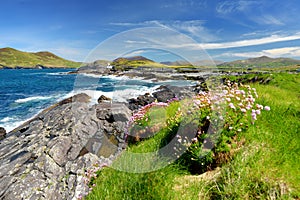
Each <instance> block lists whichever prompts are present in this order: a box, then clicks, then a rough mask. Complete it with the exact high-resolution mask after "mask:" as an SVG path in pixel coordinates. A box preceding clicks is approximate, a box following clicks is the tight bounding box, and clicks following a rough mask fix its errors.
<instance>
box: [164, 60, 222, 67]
mask: <svg viewBox="0 0 300 200" xmlns="http://www.w3.org/2000/svg"><path fill="white" fill-rule="evenodd" d="M221 63H223V61H220V60H199V61H196V62H194V63H193V65H194V66H212V65H218V64H221ZM161 64H165V65H172V66H187V65H191V63H189V62H188V61H185V60H177V61H172V62H171V61H167V62H161Z"/></svg>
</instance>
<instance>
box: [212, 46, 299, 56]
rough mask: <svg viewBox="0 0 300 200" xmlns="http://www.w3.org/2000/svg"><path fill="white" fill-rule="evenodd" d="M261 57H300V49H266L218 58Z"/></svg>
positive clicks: (225, 54)
mask: <svg viewBox="0 0 300 200" xmlns="http://www.w3.org/2000/svg"><path fill="white" fill-rule="evenodd" d="M260 56H268V57H273V58H277V57H300V47H299V46H298V47H283V48H274V49H265V50H262V51H258V52H243V53H223V54H221V55H219V56H217V57H243V58H254V57H260Z"/></svg>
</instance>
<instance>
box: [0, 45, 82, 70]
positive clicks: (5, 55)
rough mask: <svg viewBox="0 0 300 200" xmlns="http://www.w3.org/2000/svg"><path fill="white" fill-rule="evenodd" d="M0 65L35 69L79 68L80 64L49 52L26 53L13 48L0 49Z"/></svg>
mask: <svg viewBox="0 0 300 200" xmlns="http://www.w3.org/2000/svg"><path fill="white" fill-rule="evenodd" d="M0 64H1V65H4V66H7V67H12V68H14V67H16V66H22V67H35V66H36V65H38V64H39V65H43V66H47V67H73V68H74V67H79V66H80V63H77V62H73V61H69V60H65V59H63V58H60V57H58V56H56V55H54V54H52V53H50V52H38V53H28V52H22V51H18V50H16V49H13V48H2V49H0ZM0 67H1V66H0Z"/></svg>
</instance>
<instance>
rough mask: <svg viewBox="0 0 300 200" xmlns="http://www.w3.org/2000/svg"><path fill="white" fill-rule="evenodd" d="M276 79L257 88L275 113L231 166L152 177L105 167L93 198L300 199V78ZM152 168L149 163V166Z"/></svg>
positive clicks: (172, 170) (168, 170)
mask: <svg viewBox="0 0 300 200" xmlns="http://www.w3.org/2000/svg"><path fill="white" fill-rule="evenodd" d="M272 76H273V79H272V81H271V82H270V83H269V84H268V85H259V84H253V85H252V86H253V87H255V88H256V89H257V92H258V94H259V95H260V97H259V99H258V100H257V101H258V102H259V103H260V104H263V105H269V106H270V107H271V111H269V112H263V113H262V115H261V116H260V117H259V118H258V121H257V122H256V123H255V124H254V125H253V126H251V127H249V129H248V130H247V131H246V132H244V133H243V135H242V136H243V138H244V140H245V144H244V145H243V146H242V147H241V148H239V149H238V150H237V151H236V153H235V155H234V157H233V159H232V160H231V161H230V162H229V163H226V164H223V165H222V166H221V168H217V169H216V170H213V171H210V172H207V173H205V174H202V175H197V176H195V175H190V174H189V173H188V172H187V170H185V169H183V168H182V166H178V165H176V164H171V165H169V166H167V167H165V168H162V169H159V170H156V171H153V172H149V173H128V172H121V171H118V170H115V169H112V168H105V169H104V170H102V171H101V172H100V175H99V177H98V178H97V179H96V180H95V183H96V185H97V186H96V187H95V188H94V190H93V192H92V193H91V194H90V195H89V196H88V197H87V199H297V198H300V162H299V158H300V135H299V134H300V129H299V125H300V124H299V118H300V103H299V102H300V101H299V98H300V89H299V85H300V77H299V74H287V73H281V74H273V75H272ZM163 138H165V135H164V131H163V130H162V131H161V132H160V133H159V134H157V135H155V136H154V137H153V138H151V139H149V140H146V141H143V142H140V143H139V144H138V145H136V146H132V147H131V150H132V151H135V152H137V151H141V152H147V151H149V152H151V151H152V150H153V149H155V148H157V146H156V147H155V148H154V147H153V146H155V145H158V144H159V143H158V141H159V140H162V139H163ZM129 162H130V161H129ZM148 164H150V163H148V161H147V160H145V162H144V166H145V167H146V166H147V165H148ZM128 165H130V166H132V165H134V163H128ZM138 167H143V166H138Z"/></svg>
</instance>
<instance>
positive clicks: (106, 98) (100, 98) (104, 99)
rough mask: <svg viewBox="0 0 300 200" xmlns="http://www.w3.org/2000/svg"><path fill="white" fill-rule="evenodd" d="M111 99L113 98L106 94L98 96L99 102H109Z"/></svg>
mask: <svg viewBox="0 0 300 200" xmlns="http://www.w3.org/2000/svg"><path fill="white" fill-rule="evenodd" d="M109 101H111V98H109V97H106V96H104V95H101V96H100V97H99V98H98V103H102V102H109Z"/></svg>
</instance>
